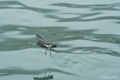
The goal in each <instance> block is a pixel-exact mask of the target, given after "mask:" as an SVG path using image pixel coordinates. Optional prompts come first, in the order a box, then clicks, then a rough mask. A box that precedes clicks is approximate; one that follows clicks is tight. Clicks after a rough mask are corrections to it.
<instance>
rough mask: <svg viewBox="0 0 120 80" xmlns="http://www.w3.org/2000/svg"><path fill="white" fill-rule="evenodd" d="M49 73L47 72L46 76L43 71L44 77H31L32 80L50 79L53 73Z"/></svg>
mask: <svg viewBox="0 0 120 80" xmlns="http://www.w3.org/2000/svg"><path fill="white" fill-rule="evenodd" d="M50 73H51V72H50ZM50 73H49V74H48V76H46V72H45V76H44V77H33V79H34V80H52V79H53V75H50Z"/></svg>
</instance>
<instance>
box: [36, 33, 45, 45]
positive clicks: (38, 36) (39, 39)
mask: <svg viewBox="0 0 120 80" xmlns="http://www.w3.org/2000/svg"><path fill="white" fill-rule="evenodd" d="M36 38H37V40H38V41H39V42H41V43H42V44H47V43H46V42H45V41H44V40H43V38H42V37H41V36H40V35H39V34H36Z"/></svg>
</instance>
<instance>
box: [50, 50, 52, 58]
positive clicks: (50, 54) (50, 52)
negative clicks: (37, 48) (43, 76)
mask: <svg viewBox="0 0 120 80" xmlns="http://www.w3.org/2000/svg"><path fill="white" fill-rule="evenodd" d="M50 56H51V57H52V54H51V48H50Z"/></svg>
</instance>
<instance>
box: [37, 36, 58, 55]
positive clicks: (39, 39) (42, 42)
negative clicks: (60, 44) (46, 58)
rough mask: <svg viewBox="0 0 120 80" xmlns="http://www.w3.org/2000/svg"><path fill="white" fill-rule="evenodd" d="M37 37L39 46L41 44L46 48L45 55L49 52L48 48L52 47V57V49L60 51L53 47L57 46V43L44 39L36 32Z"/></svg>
mask: <svg viewBox="0 0 120 80" xmlns="http://www.w3.org/2000/svg"><path fill="white" fill-rule="evenodd" d="M36 38H37V40H38V42H37V46H40V47H41V48H46V51H45V55H46V54H47V50H48V49H50V56H51V57H52V54H51V51H54V52H56V53H59V52H58V51H56V50H54V49H53V48H56V47H57V45H52V44H51V43H47V42H45V41H44V40H43V38H42V37H41V36H40V35H39V34H36Z"/></svg>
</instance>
